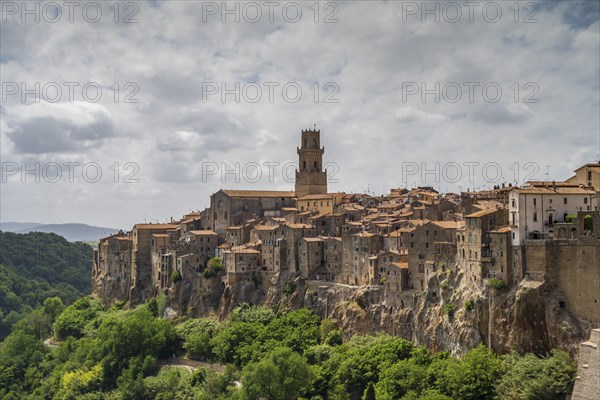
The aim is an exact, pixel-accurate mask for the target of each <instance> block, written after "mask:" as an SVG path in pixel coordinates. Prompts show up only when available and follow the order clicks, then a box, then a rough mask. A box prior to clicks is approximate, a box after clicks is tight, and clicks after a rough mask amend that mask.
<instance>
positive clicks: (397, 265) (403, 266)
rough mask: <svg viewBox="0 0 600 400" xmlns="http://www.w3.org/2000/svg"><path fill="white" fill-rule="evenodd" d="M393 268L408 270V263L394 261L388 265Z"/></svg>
mask: <svg viewBox="0 0 600 400" xmlns="http://www.w3.org/2000/svg"><path fill="white" fill-rule="evenodd" d="M389 264H391V265H393V266H395V267H398V268H400V269H408V263H407V262H399V261H394V262H391V263H389Z"/></svg>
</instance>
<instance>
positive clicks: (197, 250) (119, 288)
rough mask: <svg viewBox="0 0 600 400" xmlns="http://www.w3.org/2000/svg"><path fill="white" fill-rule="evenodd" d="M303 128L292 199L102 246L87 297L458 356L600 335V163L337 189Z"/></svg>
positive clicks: (239, 195) (273, 198)
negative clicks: (452, 186) (466, 186)
mask: <svg viewBox="0 0 600 400" xmlns="http://www.w3.org/2000/svg"><path fill="white" fill-rule="evenodd" d="M320 139H321V137H320V131H319V130H316V129H309V130H303V131H302V135H301V139H300V140H301V142H300V147H298V148H297V153H298V157H299V170H298V171H296V182H295V188H294V190H293V191H268V190H264V191H263V190H236V189H231V190H229V189H228V190H219V191H218V192H216V193H214V194H213V195H212V196H211V198H210V207H209V208H207V209H205V210H202V211H197V212H192V213H189V214H187V215H185V216H183V218H182V219H180V220H179V221H173V222H171V223H167V224H159V223H155V224H148V223H144V224H141V223H140V224H136V225H135V226H133V228H132V229H131V231H129V232H119V233H117V234H114V235H111V236H109V237H105V238H102V239H101V240H100V243H99V246H98V249H97V250H96V252H95V254H94V262H93V268H92V275H93V276H92V278H93V293H94V295H96V296H98V297H100V298H102V299H103V300H104V302H105V303H107V304H112V303H116V302H122V303H127V304H128V305H130V306H133V305H136V304H139V303H142V302H145V301H148V300H149V299H151V298H153V297H155V296H157V295H158V294H159V293H163V294H165V295H166V296H167V298H168V299H169V305H170V307H171V309H172V311H173V312H174V313H177V314H185V315H191V316H200V315H209V314H215V315H217V316H220V317H224V316H226V315H227V314H228V312H229V311H231V310H232V309H233V308H234V307H235V306H236V305H238V304H240V303H242V302H248V303H254V304H271V305H274V306H278V307H284V308H296V307H308V308H311V309H313V310H314V311H315V312H317V313H319V314H321V315H322V316H324V317H333V318H335V319H336V320H337V321H338V323H339V324H340V325H342V326H344V328H345V329H347V330H348V331H350V332H351V331H354V332H374V331H379V330H381V331H388V332H390V333H392V334H396V335H399V336H404V337H406V338H409V339H412V340H415V341H417V342H421V343H423V344H426V345H429V346H430V347H433V348H442V347H445V348H449V349H450V350H451V351H453V352H454V351H455V352H461V351H464V350H465V349H468V348H471V347H473V346H475V345H477V344H478V343H481V342H483V343H486V344H487V345H489V346H490V347H493V348H494V349H496V350H498V351H501V352H508V351H512V350H520V351H544V350H547V349H549V348H551V347H565V348H568V349H570V350H572V349H573V348H574V347H573V346H575V345H576V344H577V343H578V342H580V341H582V340H583V339H584V338H587V336H588V334H589V332H590V329H591V328H593V327H598V326H599V324H600V303H599V302H600V212H599V206H600V200H599V196H598V193H599V191H600V164H597V163H594V164H587V165H583V166H581V167H580V168H578V169H577V170H576V171H575V175H574V176H573V177H571V178H569V179H567V180H565V181H532V182H526V183H525V184H523V185H521V186H520V187H516V186H512V185H500V186H497V187H495V188H494V189H493V190H487V191H480V192H463V193H461V194H454V193H446V194H442V193H438V192H437V191H436V190H434V189H433V188H432V187H417V188H412V189H405V188H398V189H396V188H395V189H391V190H390V192H389V194H387V195H385V196H372V195H367V194H359V193H343V192H340V193H330V192H329V191H328V188H327V172H326V171H325V170H323V155H324V147H322V146H321V140H320Z"/></svg>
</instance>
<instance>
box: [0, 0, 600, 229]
mask: <svg viewBox="0 0 600 400" xmlns="http://www.w3.org/2000/svg"><path fill="white" fill-rule="evenodd" d="M0 4H1V5H2V16H1V18H2V20H1V25H0V27H1V35H0V41H1V56H0V62H1V64H0V65H1V81H2V99H1V103H0V104H1V109H0V112H1V123H0V128H1V135H0V140H1V153H0V154H1V157H2V186H1V220H2V221H3V222H7V221H20V222H30V221H33V222H42V223H60V222H83V223H89V224H94V225H100V226H109V227H120V228H127V227H130V226H131V225H132V224H134V223H136V222H143V221H144V220H146V221H165V220H166V219H167V218H170V217H180V216H181V215H183V214H185V213H187V212H189V211H190V210H196V209H203V208H204V207H206V206H207V205H209V196H210V194H211V193H214V192H216V191H217V190H219V189H220V188H251V189H279V190H289V189H293V171H294V164H293V163H295V162H297V155H296V146H297V145H299V144H300V132H301V130H302V129H306V128H309V127H311V126H314V124H316V126H317V128H318V129H320V130H321V136H322V138H321V141H322V145H324V146H325V160H324V161H325V162H326V163H328V165H327V167H328V171H329V175H330V181H331V182H330V184H329V187H330V190H335V191H338V190H340V191H346V192H353V191H360V192H367V191H368V192H371V193H376V194H381V193H387V192H389V188H391V187H399V186H416V185H433V186H434V187H436V188H437V189H438V190H441V191H459V190H467V189H468V188H469V189H483V188H484V187H492V186H493V185H496V184H500V183H502V182H507V183H508V182H512V183H515V182H518V183H520V182H523V181H524V180H525V179H527V178H530V179H532V178H533V179H545V178H546V177H548V178H549V179H556V180H560V179H566V178H568V177H569V176H571V172H572V171H573V169H574V168H576V167H578V166H580V165H582V164H584V163H588V162H595V161H597V157H598V152H599V145H598V140H599V131H600V126H599V123H600V122H599V121H600V116H599V107H600V105H599V103H600V101H599V93H600V89H599V71H600V50H599V49H600V25H599V23H600V22H599V4H600V3H599V2H598V1H583V2H572V1H569V2H566V1H564V2H542V3H534V2H520V3H519V4H518V6H515V5H514V2H512V1H511V2H492V3H489V2H472V3H469V4H466V3H464V2H462V1H461V2H450V3H448V2H428V3H427V5H426V6H425V5H424V3H422V2H400V1H329V2H328V1H321V2H318V3H315V2H312V1H310V2H245V3H244V2H228V3H227V4H225V3H222V2H200V1H145V2H120V3H117V6H115V5H114V3H113V2H105V3H101V2H84V1H80V2H78V3H77V4H76V5H75V6H71V5H69V4H66V3H64V2H62V1H57V2H50V3H48V2H41V3H37V5H36V3H35V2H28V4H27V6H28V9H27V10H24V9H23V5H22V2H20V1H19V2H13V1H5V0H3V1H0ZM425 7H427V8H425ZM259 168H260V169H259Z"/></svg>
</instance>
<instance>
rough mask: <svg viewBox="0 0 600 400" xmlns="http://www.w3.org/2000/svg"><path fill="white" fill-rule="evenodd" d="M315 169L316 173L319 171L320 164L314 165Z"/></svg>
mask: <svg viewBox="0 0 600 400" xmlns="http://www.w3.org/2000/svg"><path fill="white" fill-rule="evenodd" d="M313 167H314V168H315V171H318V170H319V164H318V163H317V162H316V161H315V162H314V163H313Z"/></svg>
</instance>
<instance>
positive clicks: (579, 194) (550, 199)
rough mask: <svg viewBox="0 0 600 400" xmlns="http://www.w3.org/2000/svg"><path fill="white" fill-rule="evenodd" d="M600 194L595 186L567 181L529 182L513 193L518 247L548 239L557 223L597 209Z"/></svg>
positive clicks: (512, 215)
mask: <svg viewBox="0 0 600 400" xmlns="http://www.w3.org/2000/svg"><path fill="white" fill-rule="evenodd" d="M597 201H598V195H597V193H596V192H595V191H594V190H593V189H592V188H586V187H580V186H578V185H576V184H573V183H566V182H528V184H527V185H524V186H523V187H522V188H512V190H511V191H510V192H509V218H510V221H509V223H510V226H511V231H512V235H511V240H512V244H513V246H518V245H520V244H522V243H523V241H524V240H527V239H547V238H549V237H550V236H552V235H553V234H554V224H556V223H561V222H565V220H566V218H567V215H569V214H574V213H577V211H593V210H594V208H595V206H593V205H592V203H594V204H596V203H597Z"/></svg>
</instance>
